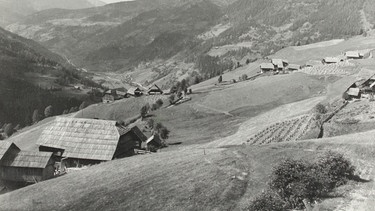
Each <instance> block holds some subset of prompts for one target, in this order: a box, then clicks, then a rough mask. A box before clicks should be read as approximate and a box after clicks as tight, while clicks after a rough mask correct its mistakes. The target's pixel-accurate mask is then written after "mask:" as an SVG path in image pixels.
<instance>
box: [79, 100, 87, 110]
mask: <svg viewBox="0 0 375 211" xmlns="http://www.w3.org/2000/svg"><path fill="white" fill-rule="evenodd" d="M87 106H89V103H88V102H87V101H83V102H82V103H81V105H80V106H79V110H82V109H84V108H86V107H87Z"/></svg>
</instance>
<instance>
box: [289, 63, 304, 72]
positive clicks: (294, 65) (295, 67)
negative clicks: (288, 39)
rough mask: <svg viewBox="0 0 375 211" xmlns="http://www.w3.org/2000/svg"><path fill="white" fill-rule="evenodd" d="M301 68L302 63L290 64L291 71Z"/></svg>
mask: <svg viewBox="0 0 375 211" xmlns="http://www.w3.org/2000/svg"><path fill="white" fill-rule="evenodd" d="M300 69H301V65H299V64H290V65H288V70H290V71H298V70H300Z"/></svg>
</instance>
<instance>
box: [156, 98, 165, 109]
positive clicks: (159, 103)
mask: <svg viewBox="0 0 375 211" xmlns="http://www.w3.org/2000/svg"><path fill="white" fill-rule="evenodd" d="M156 104H157V105H158V106H159V108H160V107H162V106H163V104H164V102H163V100H162V99H158V100H157V101H156Z"/></svg>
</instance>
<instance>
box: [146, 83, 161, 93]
mask: <svg viewBox="0 0 375 211" xmlns="http://www.w3.org/2000/svg"><path fill="white" fill-rule="evenodd" d="M147 93H148V94H149V95H155V94H163V90H161V89H160V87H159V86H158V85H156V84H154V85H153V86H151V87H150V88H149V89H148V91H147Z"/></svg>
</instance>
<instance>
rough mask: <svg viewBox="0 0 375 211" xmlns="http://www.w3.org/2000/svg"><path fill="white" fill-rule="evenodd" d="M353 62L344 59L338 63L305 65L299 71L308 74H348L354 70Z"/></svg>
mask: <svg viewBox="0 0 375 211" xmlns="http://www.w3.org/2000/svg"><path fill="white" fill-rule="evenodd" d="M355 70H356V69H355V64H353V63H351V62H349V61H345V62H340V63H338V64H327V65H316V66H313V67H305V68H303V69H302V70H300V72H302V73H306V74H309V75H349V74H353V72H354V71H355Z"/></svg>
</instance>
